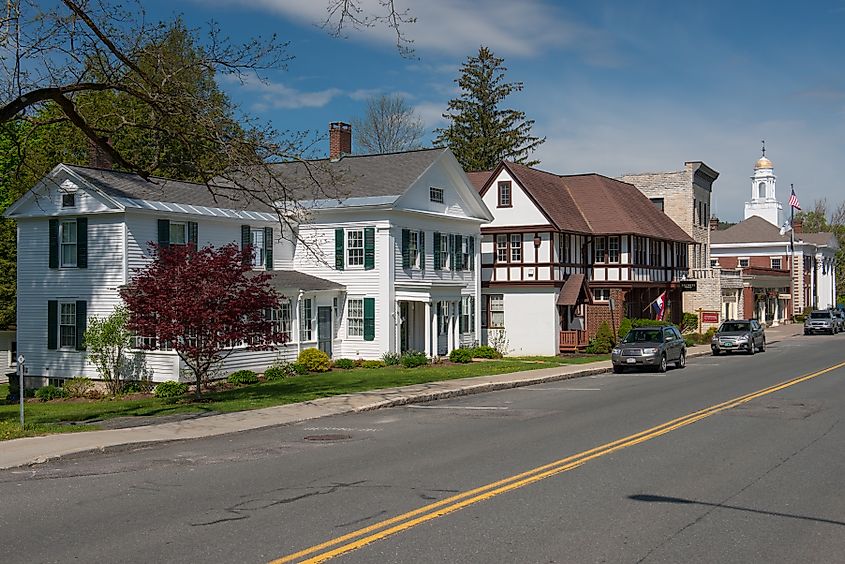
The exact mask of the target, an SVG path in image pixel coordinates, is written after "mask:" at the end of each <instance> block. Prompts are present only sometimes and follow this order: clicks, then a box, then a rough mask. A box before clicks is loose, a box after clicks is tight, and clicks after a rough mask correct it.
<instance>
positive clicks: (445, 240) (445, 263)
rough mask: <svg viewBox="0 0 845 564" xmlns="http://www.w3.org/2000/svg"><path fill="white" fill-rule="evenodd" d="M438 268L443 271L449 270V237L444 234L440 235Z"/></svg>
mask: <svg viewBox="0 0 845 564" xmlns="http://www.w3.org/2000/svg"><path fill="white" fill-rule="evenodd" d="M439 236H440V257H439V259H438V260H440V263H439V264H440V268H441V269H443V270H447V269H448V268H450V265H449V235H448V234H446V233H440V234H439Z"/></svg>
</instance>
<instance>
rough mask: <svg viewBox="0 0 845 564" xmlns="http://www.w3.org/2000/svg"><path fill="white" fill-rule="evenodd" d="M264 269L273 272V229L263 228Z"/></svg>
mask: <svg viewBox="0 0 845 564" xmlns="http://www.w3.org/2000/svg"><path fill="white" fill-rule="evenodd" d="M264 268H266V269H267V270H273V228H272V227H265V228H264Z"/></svg>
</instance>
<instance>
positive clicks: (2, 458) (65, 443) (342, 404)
mask: <svg viewBox="0 0 845 564" xmlns="http://www.w3.org/2000/svg"><path fill="white" fill-rule="evenodd" d="M802 331H803V329H802V326H800V325H784V326H780V327H772V328H769V329H767V330H766V333H767V336H768V341H769V342H770V343H773V342H777V341H778V340H782V339H785V338H790V337H792V336H795V335H800V334H801V333H802ZM708 354H710V349H709V347H706V346H698V347H695V348H694V349H691V350H690V351H689V354H688V357H690V358H694V357H697V356H704V355H708ZM610 368H611V364H610V361H603V362H592V363H589V364H580V365H568V366H556V367H553V368H542V369H538V370H527V371H524V372H511V373H510V374H496V375H492V376H477V377H474V378H464V379H461V380H447V381H443V382H430V383H427V384H415V385H412V386H402V387H399V388H387V389H383V390H373V391H370V392H361V393H356V394H344V395H339V396H332V397H328V398H321V399H317V400H314V401H308V402H303V403H293V404H288V405H280V406H275V407H267V408H263V409H255V410H252V411H239V412H235V413H224V414H220V415H212V416H208V417H197V418H194V419H188V420H184V421H177V422H170V423H159V424H154V425H146V426H140V427H129V428H125V429H110V430H104V431H85V432H80V433H64V434H59V435H47V436H43V437H27V438H23V439H14V440H11V441H3V442H0V469H5V468H14V467H17V466H24V465H29V464H38V463H41V462H45V461H47V460H50V459H52V458H57V457H61V456H65V455H68V454H73V453H78V452H85V451H91V450H99V449H104V448H107V447H114V446H119V445H127V444H137V443H150V442H161V441H175V440H182V439H196V438H201V437H212V436H216V435H225V434H227V433H237V432H239V431H248V430H250V429H259V428H262V427H271V426H274V425H285V424H289V423H296V422H299V421H307V420H309V419H317V418H319V417H325V416H327V415H338V414H342V413H356V412H361V411H371V410H374V409H381V408H385V407H395V406H399V405H406V404H410V403H422V402H427V401H433V400H438V399H445V398H451V397H456V396H462V395H469V394H478V393H483V392H491V391H495V390H503V389H508V388H518V387H521V386H531V385H534V384H542V383H545V382H553V381H557V380H565V379H569V378H578V377H582V376H589V375H593V374H601V373H604V372H608V371H609V370H610Z"/></svg>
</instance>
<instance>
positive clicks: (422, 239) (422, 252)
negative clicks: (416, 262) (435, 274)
mask: <svg viewBox="0 0 845 564" xmlns="http://www.w3.org/2000/svg"><path fill="white" fill-rule="evenodd" d="M419 242H420V248H419V253H420V270H425V231H420V234H419Z"/></svg>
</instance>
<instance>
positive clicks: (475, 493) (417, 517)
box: [270, 362, 845, 564]
mask: <svg viewBox="0 0 845 564" xmlns="http://www.w3.org/2000/svg"><path fill="white" fill-rule="evenodd" d="M843 367H845V362H841V363H839V364H836V365H834V366H830V367H828V368H825V369H823V370H819V371H817V372H813V373H810V374H805V375H803V376H798V377H797V378H793V379H792V380H787V381H786V382H781V383H780V384H775V385H774V386H770V387H768V388H765V389H762V390H758V391H756V392H751V393H750V394H746V395H744V396H740V397H738V398H734V399H732V400H728V401H726V402H724V403H720V404H717V405H713V406H710V407H707V408H705V409H702V410H700V411H696V412H694V413H690V414H688V415H684V416H683V417H679V418H677V419H673V420H672V421H667V422H666V423H663V424H661V425H657V426H655V427H652V428H650V429H646V430H645V431H641V432H639V433H636V434H634V435H629V436H627V437H624V438H621V439H618V440H615V441H613V442H610V443H607V444H604V445H602V446H598V447H595V448H592V449H590V450H586V451H583V452H580V453H578V454H573V455H572V456H567V457H566V458H561V459H560V460H556V461H554V462H551V463H549V464H545V465H543V466H538V467H537V468H533V469H531V470H528V471H527V472H523V473H521V474H517V475H515V476H511V477H509V478H505V479H503V480H499V481H497V482H493V483H491V484H487V485H485V486H481V487H478V488H475V489H472V490H468V491H466V492H462V493H459V494H457V495H454V496H451V497H448V498H446V499H443V500H440V501H438V502H435V503H431V504H429V505H426V506H423V507H420V508H419V509H414V510H413V511H409V512H407V513H403V514H401V515H397V516H395V517H391V518H390V519H385V520H384V521H380V522H378V523H374V524H373V525H370V526H368V527H364V528H362V529H358V530H357V531H353V532H351V533H348V534H345V535H343V536H339V537H337V538H334V539H331V540H328V541H326V542H323V543H320V544H317V545H314V546H311V547H309V548H306V549H304V550H300V551H299V552H295V553H293V554H289V555H288V556H284V557H282V558H279V559H277V560H273V561H272V562H271V563H270V564H283V563H285V562H303V563H305V562H308V563H316V562H325V561H326V560H329V559H331V558H334V557H335V556H339V555H341V554H345V553H347V552H351V551H353V550H357V549H359V548H361V547H363V546H365V545H368V544H370V543H372V542H375V541H377V540H380V539H383V538H385V537H388V536H390V535H394V534H396V533H399V532H402V531H405V530H407V529H410V528H412V527H415V526H417V525H419V524H421V523H425V522H427V521H431V520H432V519H437V518H438V517H442V516H443V515H448V514H449V513H453V512H455V511H458V510H460V509H463V508H464V507H468V506H470V505H474V504H476V503H478V502H480V501H484V500H486V499H490V498H491V497H495V496H497V495H499V494H503V493H506V492H509V491H512V490H515V489H517V488H521V487H523V486H527V485H529V484H533V483H535V482H539V481H540V480H544V479H546V478H548V477H550V476H554V475H555V474H560V473H561V472H566V471H568V470H572V469H573V468H577V467H579V466H581V465H582V464H584V463H585V462H589V461H590V460H593V459H595V458H599V457H601V456H605V455H608V454H610V453H613V452H616V451H618V450H622V449H623V448H627V447H630V446H634V445H637V444H640V443H642V442H645V441H648V440H651V439H653V438H655V437H659V436H661V435H665V434H666V433H669V432H671V431H674V430H676V429H680V428H681V427H686V426H687V425H690V424H692V423H695V422H696V421H700V420H701V419H704V418H705V417H710V416H711V415H715V414H717V413H720V412H722V411H725V410H727V409H731V408H733V407H737V406H738V405H742V404H744V403H748V402H750V401H752V400H754V399H757V398H760V397H763V396H766V395H769V394H772V393H775V392H778V391H780V390H784V389H786V388H789V387H791V386H794V385H796V384H800V383H801V382H806V381H807V380H811V379H813V378H816V377H818V376H821V375H823V374H827V373H828V372H832V371H834V370H838V369H840V368H843Z"/></svg>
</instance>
